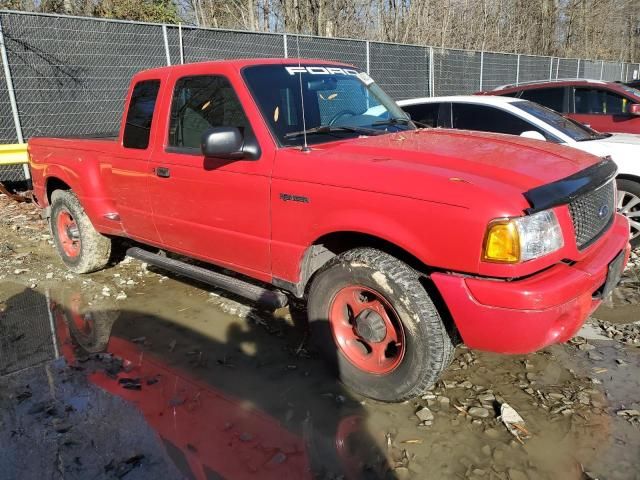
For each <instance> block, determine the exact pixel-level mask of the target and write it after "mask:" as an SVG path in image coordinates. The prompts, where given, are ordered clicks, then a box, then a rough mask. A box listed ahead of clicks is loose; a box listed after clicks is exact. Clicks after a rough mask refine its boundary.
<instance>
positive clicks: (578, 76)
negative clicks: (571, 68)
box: [576, 59, 580, 78]
mask: <svg viewBox="0 0 640 480" xmlns="http://www.w3.org/2000/svg"><path fill="white" fill-rule="evenodd" d="M576 78H580V59H578V70H577V71H576Z"/></svg>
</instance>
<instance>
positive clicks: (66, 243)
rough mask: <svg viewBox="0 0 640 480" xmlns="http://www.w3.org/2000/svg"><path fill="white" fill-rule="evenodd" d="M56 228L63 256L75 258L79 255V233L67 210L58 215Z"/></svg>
mask: <svg viewBox="0 0 640 480" xmlns="http://www.w3.org/2000/svg"><path fill="white" fill-rule="evenodd" d="M56 226H57V230H58V239H59V240H60V244H61V246H62V250H63V251H64V254H65V255H66V256H67V257H77V256H78V255H79V254H80V231H79V230H78V224H77V223H76V221H75V220H74V219H73V217H72V216H71V213H69V211H68V210H62V211H61V212H60V213H58V219H57V222H56Z"/></svg>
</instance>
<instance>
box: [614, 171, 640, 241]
mask: <svg viewBox="0 0 640 480" xmlns="http://www.w3.org/2000/svg"><path fill="white" fill-rule="evenodd" d="M616 183H617V185H618V205H617V207H618V211H619V212H620V213H621V214H622V215H624V216H625V217H627V218H628V219H629V221H630V222H633V223H631V225H630V226H631V236H630V240H629V241H630V243H631V248H633V249H635V248H638V247H639V246H640V203H634V202H635V201H636V200H640V183H638V182H634V181H633V180H627V179H626V178H618V179H617V180H616ZM629 205H631V207H630V208H629ZM627 208H628V209H627ZM630 213H632V214H635V215H637V216H634V217H630V216H629V214H630Z"/></svg>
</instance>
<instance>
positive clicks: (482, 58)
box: [480, 50, 484, 91]
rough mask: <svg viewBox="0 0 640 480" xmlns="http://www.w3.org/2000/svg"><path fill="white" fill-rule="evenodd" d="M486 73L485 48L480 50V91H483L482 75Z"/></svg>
mask: <svg viewBox="0 0 640 480" xmlns="http://www.w3.org/2000/svg"><path fill="white" fill-rule="evenodd" d="M483 75H484V50H483V51H481V52H480V91H482V76H483Z"/></svg>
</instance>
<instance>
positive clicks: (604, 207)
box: [598, 205, 609, 218]
mask: <svg viewBox="0 0 640 480" xmlns="http://www.w3.org/2000/svg"><path fill="white" fill-rule="evenodd" d="M608 214H609V206H608V205H602V206H601V207H600V210H598V217H599V218H605V217H606V216H607V215H608Z"/></svg>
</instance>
